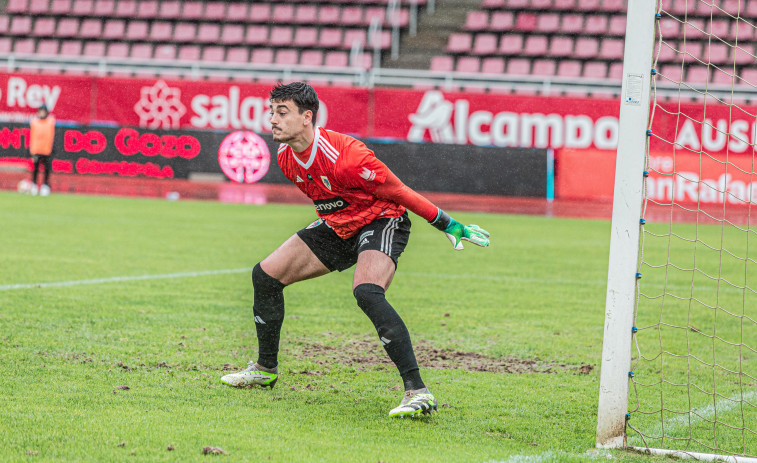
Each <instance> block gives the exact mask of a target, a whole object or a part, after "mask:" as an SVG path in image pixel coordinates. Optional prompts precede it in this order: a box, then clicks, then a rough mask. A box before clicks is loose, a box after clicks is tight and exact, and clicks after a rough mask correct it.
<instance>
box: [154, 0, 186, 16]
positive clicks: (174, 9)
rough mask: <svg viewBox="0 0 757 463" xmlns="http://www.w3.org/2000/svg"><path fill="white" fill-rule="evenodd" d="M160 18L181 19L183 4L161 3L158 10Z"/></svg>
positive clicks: (173, 1)
mask: <svg viewBox="0 0 757 463" xmlns="http://www.w3.org/2000/svg"><path fill="white" fill-rule="evenodd" d="M158 18H161V19H179V18H181V2H178V1H175V0H171V1H163V2H160V8H159V9H158Z"/></svg>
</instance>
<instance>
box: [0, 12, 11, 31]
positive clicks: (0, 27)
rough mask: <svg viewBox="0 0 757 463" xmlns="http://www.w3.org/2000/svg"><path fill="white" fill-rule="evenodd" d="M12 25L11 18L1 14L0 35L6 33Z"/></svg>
mask: <svg viewBox="0 0 757 463" xmlns="http://www.w3.org/2000/svg"><path fill="white" fill-rule="evenodd" d="M10 27H11V18H9V17H8V16H0V35H5V34H7V33H8V30H9V29H10Z"/></svg>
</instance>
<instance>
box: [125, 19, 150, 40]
mask: <svg viewBox="0 0 757 463" xmlns="http://www.w3.org/2000/svg"><path fill="white" fill-rule="evenodd" d="M126 38H127V39H128V40H131V41H141V40H146V39H147V21H129V23H128V24H127V26H126Z"/></svg>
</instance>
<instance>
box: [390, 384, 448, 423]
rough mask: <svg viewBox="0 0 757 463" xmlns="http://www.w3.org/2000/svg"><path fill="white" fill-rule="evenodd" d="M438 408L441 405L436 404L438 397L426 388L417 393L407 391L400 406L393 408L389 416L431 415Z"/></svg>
mask: <svg viewBox="0 0 757 463" xmlns="http://www.w3.org/2000/svg"><path fill="white" fill-rule="evenodd" d="M438 410H439V407H438V406H437V405H436V398H434V395H433V394H432V393H431V391H429V390H428V389H424V390H423V391H422V392H418V393H415V394H407V393H406V394H405V397H404V398H403V399H402V402H400V405H399V407H397V408H394V409H392V411H390V412H389V416H391V417H399V418H403V417H405V416H415V415H419V414H424V415H425V414H429V415H430V414H431V413H433V412H435V411H438Z"/></svg>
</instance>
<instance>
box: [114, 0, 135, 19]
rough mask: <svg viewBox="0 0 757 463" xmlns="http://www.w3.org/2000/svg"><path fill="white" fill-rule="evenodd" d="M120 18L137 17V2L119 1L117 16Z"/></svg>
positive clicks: (132, 0) (130, 0)
mask: <svg viewBox="0 0 757 463" xmlns="http://www.w3.org/2000/svg"><path fill="white" fill-rule="evenodd" d="M115 16H117V17H119V18H134V17H136V16H137V2H136V1H134V0H118V3H116V14H115Z"/></svg>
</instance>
